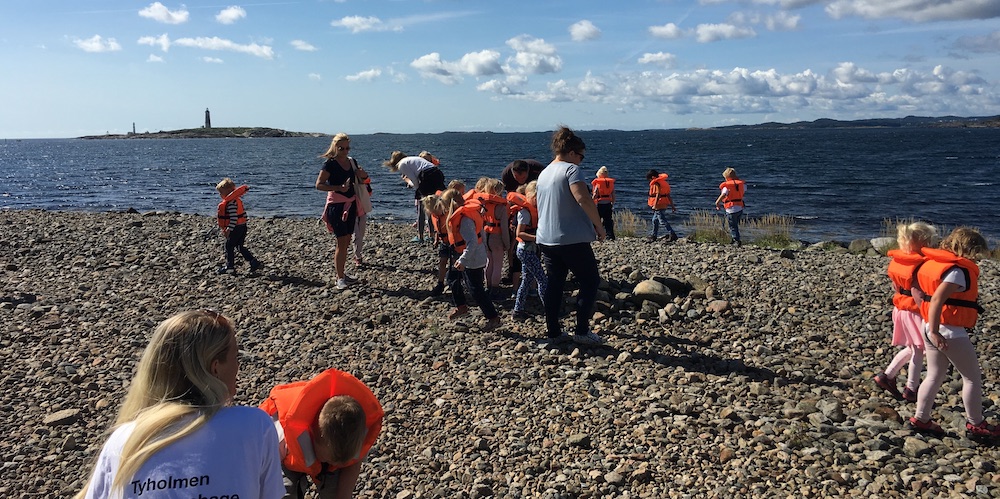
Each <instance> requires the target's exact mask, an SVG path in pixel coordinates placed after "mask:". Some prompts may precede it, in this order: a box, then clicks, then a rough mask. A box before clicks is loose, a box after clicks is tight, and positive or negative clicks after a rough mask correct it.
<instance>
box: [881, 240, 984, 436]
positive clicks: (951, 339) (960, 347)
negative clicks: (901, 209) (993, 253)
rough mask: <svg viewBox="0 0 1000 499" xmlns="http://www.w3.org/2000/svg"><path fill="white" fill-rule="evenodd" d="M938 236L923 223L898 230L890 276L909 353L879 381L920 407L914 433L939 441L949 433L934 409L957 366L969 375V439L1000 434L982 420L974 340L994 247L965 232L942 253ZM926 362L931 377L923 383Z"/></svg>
mask: <svg viewBox="0 0 1000 499" xmlns="http://www.w3.org/2000/svg"><path fill="white" fill-rule="evenodd" d="M936 239H937V231H936V229H935V228H934V227H932V226H931V225H928V224H926V223H924V222H914V223H910V224H901V225H900V226H899V227H898V231H897V242H898V245H899V249H896V250H891V251H889V253H888V255H889V257H890V258H891V260H890V261H889V268H888V274H889V279H890V280H891V281H892V285H893V290H894V291H895V293H894V295H893V299H892V302H893V311H892V322H893V334H892V344H893V345H898V346H902V347H903V348H902V349H900V350H899V351H898V352H897V353H896V355H895V356H894V357H893V359H892V361H891V362H890V363H889V365H888V366H887V367H886V369H885V370H884V371H883V372H880V373H878V374H877V375H875V377H874V379H873V382H874V383H875V385H876V386H878V387H879V388H880V389H882V390H885V391H887V392H889V393H890V394H892V395H893V396H894V397H895V398H897V399H900V400H905V401H907V402H915V403H916V409H915V410H914V414H913V417H911V418H910V419H909V421H908V423H907V424H908V425H909V426H910V428H912V429H913V430H915V431H917V432H921V433H929V434H933V435H937V436H940V435H944V434H945V431H944V430H943V429H942V427H941V426H940V425H939V424H937V423H935V422H933V421H932V420H931V409H932V408H933V406H934V398H935V397H936V396H937V393H938V390H940V388H941V385H942V384H943V383H944V381H945V378H946V376H947V373H948V364H949V363H950V364H951V365H953V366H954V367H955V369H956V370H957V371H958V372H959V373H960V374H961V376H962V402H963V404H964V405H965V418H966V423H965V429H966V434H967V435H969V436H970V437H974V438H983V437H998V436H1000V426H997V425H992V424H989V423H987V422H986V420H985V418H984V417H983V402H982V392H983V381H982V370H981V369H980V367H979V360H978V357H977V356H976V350H975V347H974V346H973V345H972V342H971V340H970V339H969V332H970V330H971V329H972V327H973V326H975V324H976V320H977V319H978V315H979V313H980V312H981V311H982V308H981V307H980V305H979V303H978V302H977V299H978V294H979V293H978V280H979V266H978V265H977V264H976V262H975V260H976V259H977V258H979V257H980V256H982V255H984V254H986V253H987V252H988V246H987V243H986V240H985V239H984V238H983V236H982V235H981V234H979V232H977V231H975V230H973V229H969V228H965V227H960V228H957V229H955V230H954V231H952V233H951V234H950V235H948V237H946V238H944V240H942V241H941V242H940V244H938V245H937V247H936V248H935V247H934V246H935V244H934V243H935V240H936ZM925 363H926V365H927V377H926V378H925V379H924V380H923V382H921V381H920V374H921V371H922V370H923V366H924V364H925ZM905 365H908V368H907V378H906V383H905V384H904V386H903V391H902V392H900V391H899V388H898V386H897V385H896V376H897V374H898V373H899V371H900V370H901V369H902V368H903V366H905Z"/></svg>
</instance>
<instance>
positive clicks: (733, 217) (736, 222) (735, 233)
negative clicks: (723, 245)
mask: <svg viewBox="0 0 1000 499" xmlns="http://www.w3.org/2000/svg"><path fill="white" fill-rule="evenodd" d="M741 218H743V210H740V211H737V212H733V213H726V220H727V221H728V222H729V236H730V237H732V238H733V241H734V242H737V243H738V242H740V219H741Z"/></svg>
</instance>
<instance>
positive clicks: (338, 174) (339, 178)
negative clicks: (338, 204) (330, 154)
mask: <svg viewBox="0 0 1000 499" xmlns="http://www.w3.org/2000/svg"><path fill="white" fill-rule="evenodd" d="M347 159H348V160H350V162H351V168H350V169H348V170H345V169H344V167H342V166H340V163H338V162H337V160H335V159H332V158H331V159H327V160H326V162H325V163H323V171H325V172H327V173H329V174H330V176H329V177H327V179H326V185H344V182H347V179H351V180H352V182H351V188H350V189H348V190H347V192H341V193H340V194H343V195H344V197H351V196H353V195H354V181H353V180H354V165H356V164H357V163H355V161H354V158H350V157H349V158H347Z"/></svg>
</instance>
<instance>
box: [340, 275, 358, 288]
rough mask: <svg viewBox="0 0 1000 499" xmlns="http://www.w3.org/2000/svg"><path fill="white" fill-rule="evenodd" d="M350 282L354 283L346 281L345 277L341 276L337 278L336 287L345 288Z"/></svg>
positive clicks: (349, 285)
mask: <svg viewBox="0 0 1000 499" xmlns="http://www.w3.org/2000/svg"><path fill="white" fill-rule="evenodd" d="M351 284H354V282H351V281H348V280H347V279H346V278H343V277H341V278H340V279H337V289H347V288H349V287H351Z"/></svg>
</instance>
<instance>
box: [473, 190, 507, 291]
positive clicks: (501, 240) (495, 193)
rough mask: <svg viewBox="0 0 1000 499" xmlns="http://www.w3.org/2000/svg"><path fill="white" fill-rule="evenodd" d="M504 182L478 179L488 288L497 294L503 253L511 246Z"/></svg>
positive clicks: (501, 271)
mask: <svg viewBox="0 0 1000 499" xmlns="http://www.w3.org/2000/svg"><path fill="white" fill-rule="evenodd" d="M501 191H503V183H501V182H500V180H499V179H495V178H487V177H483V178H481V179H479V181H478V182H476V194H475V199H476V200H477V201H479V204H480V205H481V206H482V210H481V212H482V215H483V226H484V231H485V232H486V288H487V289H488V290H489V291H490V292H491V295H493V296H494V297H496V293H497V291H499V288H500V277H501V275H502V274H503V256H504V254H506V253H507V251H508V250H509V249H510V231H509V230H507V227H508V226H509V225H510V221H509V215H508V213H507V209H508V207H507V200H506V199H505V198H503V197H502V196H500V192H501Z"/></svg>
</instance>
